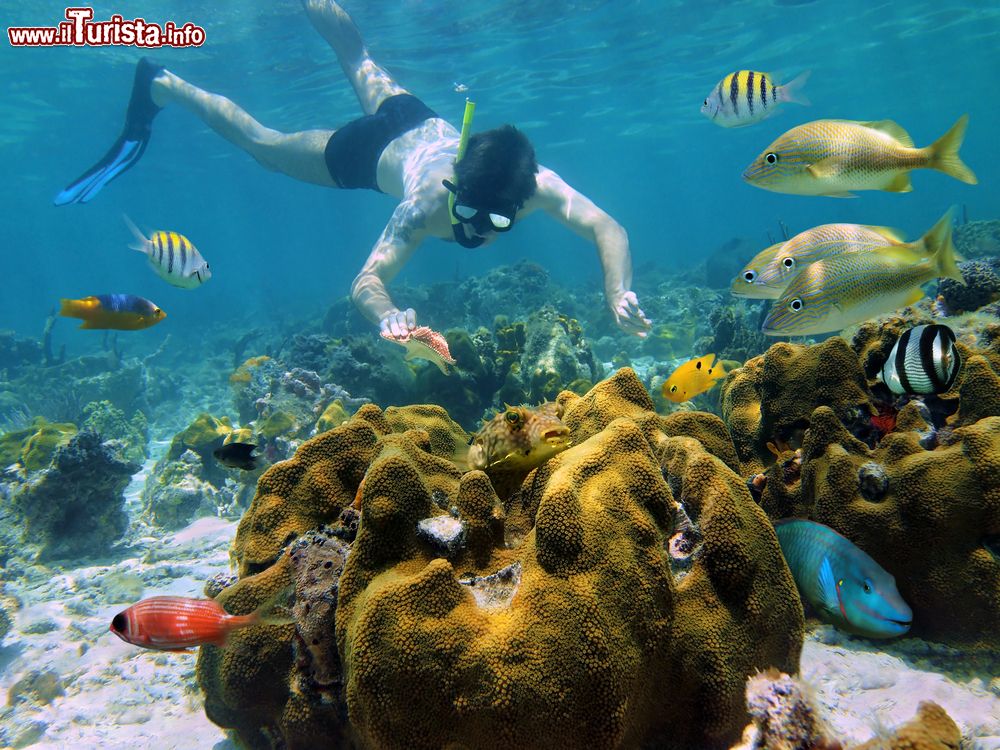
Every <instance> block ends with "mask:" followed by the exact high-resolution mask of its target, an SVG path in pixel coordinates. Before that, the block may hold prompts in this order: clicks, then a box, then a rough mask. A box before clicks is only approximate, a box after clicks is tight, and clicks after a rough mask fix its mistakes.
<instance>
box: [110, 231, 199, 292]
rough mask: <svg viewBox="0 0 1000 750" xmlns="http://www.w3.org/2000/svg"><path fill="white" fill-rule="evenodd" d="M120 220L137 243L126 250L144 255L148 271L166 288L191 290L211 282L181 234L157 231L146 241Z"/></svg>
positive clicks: (194, 250) (195, 252)
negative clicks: (170, 286)
mask: <svg viewBox="0 0 1000 750" xmlns="http://www.w3.org/2000/svg"><path fill="white" fill-rule="evenodd" d="M123 218H124V219H125V223H126V224H128V228H129V229H131V230H132V234H134V235H135V239H136V244H134V245H129V247H130V248H132V249H133V250H137V251H139V252H140V253H143V254H144V255H145V256H146V258H147V259H148V260H149V265H150V267H151V268H152V269H153V270H154V271H156V274H157V275H158V276H159V277H160V278H161V279H163V280H164V281H166V282H167V283H168V284H170V285H172V286H177V287H180V288H181V289H194V288H195V287H199V286H201V285H202V284H204V283H205V282H206V281H208V280H209V279H210V278H212V271H211V270H210V269H209V267H208V263H207V262H206V260H205V259H204V258H203V257H201V253H199V252H198V248H196V247H195V246H194V245H193V244H192V243H191V240H189V239H188V238H187V237H185V236H184V235H183V234H178V233H177V232H163V231H158V232H153V234H152V235H151V236H150V237H148V238H147V237H146V236H145V235H144V234H143V233H142V232H141V231H140V230H139V227H137V226H136V225H135V224H133V223H132V220H131V219H129V218H128V217H127V216H124V217H123Z"/></svg>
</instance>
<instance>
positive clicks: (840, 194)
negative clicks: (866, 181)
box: [775, 190, 858, 299]
mask: <svg viewBox="0 0 1000 750" xmlns="http://www.w3.org/2000/svg"><path fill="white" fill-rule="evenodd" d="M820 195H823V196H826V197H827V198H857V197H858V196H856V195H855V194H854V193H849V192H847V191H846V190H838V191H836V192H833V193H820ZM775 299H777V297H776V298H775Z"/></svg>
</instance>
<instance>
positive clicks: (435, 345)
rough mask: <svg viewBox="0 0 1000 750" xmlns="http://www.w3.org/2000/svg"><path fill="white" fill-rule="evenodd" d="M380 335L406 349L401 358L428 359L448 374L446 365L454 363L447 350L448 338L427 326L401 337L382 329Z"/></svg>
mask: <svg viewBox="0 0 1000 750" xmlns="http://www.w3.org/2000/svg"><path fill="white" fill-rule="evenodd" d="M381 335H382V338H384V339H385V340H386V341H392V342H393V343H394V344H399V345H400V346H401V347H403V348H404V349H406V355H405V356H404V357H403V359H406V360H411V359H427V360H430V361H431V362H433V363H434V364H435V365H437V367H438V369H439V370H441V372H442V373H444V374H445V375H447V374H448V365H454V364H455V360H454V358H453V357H452V356H451V352H450V351H449V350H448V340H447V339H446V338H445V337H444V336H442V335H441V334H440V333H438V332H437V331H435V330H434V329H432V328H428V327H427V326H419V327H417V328H415V329H414V330H412V331H410V332H409V333H408V334H407V335H406V336H405V337H403V338H396V337H395V336H393V335H392V334H391V333H388V332H387V331H382V334H381Z"/></svg>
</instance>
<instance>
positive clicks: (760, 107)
mask: <svg viewBox="0 0 1000 750" xmlns="http://www.w3.org/2000/svg"><path fill="white" fill-rule="evenodd" d="M808 78H809V71H808V70H807V71H806V72H805V73H802V74H801V75H800V76H798V77H797V78H796V79H795V80H793V81H790V82H788V83H786V84H784V85H781V84H776V83H775V82H774V80H773V79H772V77H771V76H770V75H768V74H767V73H761V72H759V71H756V70H737V71H736V72H735V73H730V74H729V75H727V76H726V77H725V78H723V79H722V80H721V81H719V83H718V84H716V86H715V88H713V89H712V91H711V93H710V94H709V95H708V96H707V97H705V101H704V102H702V105H701V113H702V114H703V115H705V117H707V118H708V119H709V120H711V121H712V122H714V123H715V124H716V125H721V126H722V127H724V128H740V127H743V126H744V125H753V124H754V123H755V122H760V121H761V120H763V119H764V118H765V117H770V116H771V115H773V114H774V113H775V111H776V108H777V106H778V105H779V104H781V103H782V102H796V103H797V104H809V100H808V99H806V98H805V96H803V95H802V87H803V86H804V85H805V82H806V80H807V79H808Z"/></svg>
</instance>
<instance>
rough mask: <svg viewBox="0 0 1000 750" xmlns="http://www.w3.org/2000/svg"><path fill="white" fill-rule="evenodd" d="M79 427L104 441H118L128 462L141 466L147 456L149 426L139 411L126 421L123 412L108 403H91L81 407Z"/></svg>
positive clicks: (144, 416)
mask: <svg viewBox="0 0 1000 750" xmlns="http://www.w3.org/2000/svg"><path fill="white" fill-rule="evenodd" d="M81 426H82V427H83V428H84V429H88V428H89V429H91V430H94V431H95V432H98V433H100V435H101V437H103V438H104V439H105V440H120V441H121V442H122V444H123V446H124V448H123V451H124V454H125V458H127V459H128V460H129V461H134V462H135V463H140V464H141V463H142V462H143V461H145V460H146V457H147V456H148V455H149V452H148V450H147V448H146V444H147V443H148V442H149V425H148V423H147V421H146V415H145V414H143V413H142V412H141V411H136V412H135V413H134V414H133V415H132V418H131V419H126V417H125V412H123V411H122V410H121V409H118V408H116V407H115V406H114V405H113V404H112V403H111V402H110V401H92V402H90V403H89V404H87V405H86V406H85V407H83V423H82V425H81Z"/></svg>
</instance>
